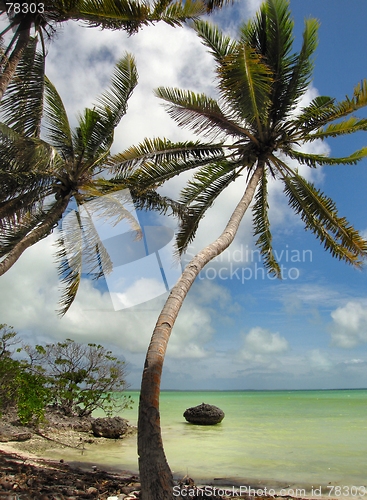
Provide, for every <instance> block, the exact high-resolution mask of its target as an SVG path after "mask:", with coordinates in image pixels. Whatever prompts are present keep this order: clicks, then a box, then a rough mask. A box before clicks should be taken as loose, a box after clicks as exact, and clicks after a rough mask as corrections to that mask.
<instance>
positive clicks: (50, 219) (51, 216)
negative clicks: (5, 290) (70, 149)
mask: <svg viewBox="0 0 367 500" xmlns="http://www.w3.org/2000/svg"><path fill="white" fill-rule="evenodd" d="M70 198H71V193H69V194H68V195H66V196H65V197H64V198H61V199H60V200H58V201H57V202H56V203H55V205H54V206H53V207H52V208H51V210H50V211H49V212H48V214H47V216H46V217H45V219H44V221H43V222H42V224H40V225H39V226H38V227H37V228H36V229H34V230H33V231H31V232H30V233H28V234H27V235H26V236H25V237H24V238H22V239H21V240H20V242H19V243H17V244H16V245H15V246H14V247H13V248H12V250H10V252H9V253H8V254H7V255H6V257H5V258H4V259H3V260H2V261H1V262H0V276H2V275H3V274H5V273H6V271H8V270H9V269H10V268H11V267H12V266H13V264H15V263H16V261H17V260H18V259H19V257H20V256H21V255H22V253H23V252H24V251H25V250H26V249H27V248H28V247H30V246H32V245H34V244H35V243H37V242H38V241H40V240H41V239H42V238H44V237H45V236H48V235H49V234H50V232H51V230H52V228H53V227H54V225H55V224H57V223H58V221H59V220H60V218H61V217H62V215H63V213H64V212H65V210H66V209H67V206H68V204H69V201H70Z"/></svg>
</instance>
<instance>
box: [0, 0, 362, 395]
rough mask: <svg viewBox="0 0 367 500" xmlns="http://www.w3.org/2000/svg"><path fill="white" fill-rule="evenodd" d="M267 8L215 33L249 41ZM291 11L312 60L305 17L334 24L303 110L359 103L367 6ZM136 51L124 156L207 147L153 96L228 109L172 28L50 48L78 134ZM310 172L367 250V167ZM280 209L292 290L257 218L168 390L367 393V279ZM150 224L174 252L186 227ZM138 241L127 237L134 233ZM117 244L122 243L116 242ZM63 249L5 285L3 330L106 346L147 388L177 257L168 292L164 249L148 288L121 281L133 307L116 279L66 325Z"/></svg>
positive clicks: (191, 300)
mask: <svg viewBox="0 0 367 500" xmlns="http://www.w3.org/2000/svg"><path fill="white" fill-rule="evenodd" d="M259 4H260V2H259V1H258V0H239V1H237V2H236V3H235V5H234V6H232V7H227V8H224V9H222V11H220V12H218V13H217V14H215V15H214V16H212V21H213V22H215V23H219V24H220V25H221V27H222V28H223V30H224V31H225V32H227V33H228V34H230V35H231V36H234V37H235V36H236V33H237V32H238V29H239V26H240V24H241V23H242V22H245V21H246V20H247V19H249V16H251V15H253V14H254V12H256V9H257V8H258V6H259ZM290 8H291V12H292V16H293V18H294V21H295V37H296V38H295V48H299V44H300V41H301V36H302V30H303V22H304V19H305V18H308V17H315V18H317V19H318V20H319V21H320V24H321V26H320V30H319V47H318V49H317V52H316V58H315V71H314V79H313V81H312V83H311V85H310V87H309V89H308V90H307V93H306V95H305V97H304V100H303V101H302V103H301V105H306V104H307V103H308V102H309V101H310V100H311V99H312V98H314V97H315V96H317V95H329V96H332V97H335V98H337V99H339V100H340V99H343V98H344V97H345V95H347V94H349V95H351V94H352V93H353V88H354V86H355V85H356V84H358V82H360V81H361V79H363V78H366V77H367V51H366V50H365V48H366V47H367V31H366V29H365V23H366V19H367V3H366V1H365V0H351V1H350V2H345V1H344V0H322V1H321V2H320V1H319V0H307V2H303V1H301V0H291V1H290ZM125 51H128V52H130V53H132V54H133V55H134V57H135V58H136V63H137V68H138V72H139V83H138V86H137V88H136V89H135V91H134V94H133V96H132V97H131V99H130V101H129V108H128V112H127V114H126V116H125V117H124V118H123V119H122V120H121V123H120V125H119V126H118V128H117V130H116V137H115V142H114V146H113V152H118V151H123V150H124V149H125V148H127V147H129V146H131V145H133V144H137V143H139V142H140V141H142V140H143V139H144V138H145V137H167V138H170V139H171V140H188V139H192V138H194V136H193V135H192V133H191V132H189V131H187V130H183V129H179V128H178V127H177V125H176V124H175V123H174V122H173V121H172V120H171V119H170V118H169V116H168V114H167V113H166V112H165V110H164V107H163V106H162V103H161V102H160V101H159V100H158V99H157V98H156V97H155V96H154V95H153V89H154V88H156V87H158V86H161V85H163V86H167V87H179V88H185V89H191V90H194V91H197V92H204V93H206V94H208V95H211V96H215V95H216V88H215V79H214V63H213V60H212V57H211V56H210V54H208V52H207V51H206V49H205V47H204V46H203V45H202V44H201V42H200V40H199V39H198V38H197V37H196V35H195V33H194V32H193V30H191V29H190V28H189V27H184V28H172V27H169V26H167V25H164V24H161V23H160V24H158V25H156V26H153V27H145V28H144V29H143V30H142V31H140V32H139V33H138V34H137V35H134V36H132V37H128V36H127V35H126V34H124V33H123V32H108V31H100V30H97V29H91V28H85V27H82V26H80V25H78V24H76V23H68V24H66V25H65V26H64V27H63V28H62V29H61V30H60V31H58V34H57V36H56V38H55V39H54V40H53V41H52V43H51V44H50V45H49V53H48V56H47V67H46V72H47V75H48V77H49V78H50V79H51V81H52V82H53V83H54V84H55V86H56V88H57V89H58V91H59V93H60V95H61V96H62V98H63V100H64V103H65V106H66V109H67V111H68V113H69V117H70V121H71V123H72V124H73V125H75V123H76V116H77V113H78V112H80V111H82V110H83V109H84V108H85V107H86V106H89V107H90V106H92V104H93V102H95V99H96V97H97V96H98V95H99V94H100V93H101V92H102V91H103V90H104V89H105V88H106V87H107V86H108V83H109V78H110V75H111V73H112V70H113V66H114V64H115V63H116V62H117V60H118V59H119V58H121V57H122V56H123V54H124V53H125ZM363 113H366V110H365V111H364V112H362V113H361V115H363ZM366 142H367V138H366V137H365V135H363V134H362V133H361V134H359V135H357V136H356V137H347V138H343V139H334V140H329V141H327V142H325V143H320V144H314V145H313V146H312V149H311V147H310V146H308V147H309V148H310V149H309V151H310V152H319V153H329V154H332V155H333V156H338V155H346V154H349V153H351V152H352V151H354V150H356V149H359V148H360V147H361V146H362V145H366ZM301 172H302V174H303V175H305V176H306V178H307V179H309V180H311V181H313V182H314V183H315V184H316V185H317V187H318V188H319V189H321V190H322V191H323V192H325V193H326V194H327V195H328V196H330V197H332V198H333V199H334V200H335V201H336V203H337V206H338V209H339V213H340V215H342V216H345V217H346V218H347V219H348V220H349V222H350V223H352V224H353V225H354V226H355V227H356V228H357V229H358V230H360V231H361V233H362V234H363V235H365V236H366V237H367V217H366V214H367V201H366V200H367V198H366V196H365V186H366V185H367V160H364V161H363V162H361V163H360V164H359V165H358V166H345V167H324V168H322V169H318V170H316V171H315V170H313V171H310V170H308V169H306V168H305V167H301ZM186 180H187V178H185V179H175V180H173V181H172V182H171V183H170V184H169V186H167V188H165V189H166V190H165V192H166V193H169V194H170V195H172V194H175V193H177V192H178V191H179V189H180V188H181V187H182V185H183V183H184V181H186ZM242 189H243V185H242V184H241V182H239V183H235V184H234V185H233V186H231V187H230V188H228V191H227V192H225V193H223V195H222V196H221V197H220V198H219V199H218V201H217V202H216V203H215V205H214V206H213V207H212V208H211V210H210V211H209V212H208V215H207V216H206V217H205V219H204V220H203V221H202V224H201V226H200V228H199V231H198V234H197V237H196V239H195V241H194V243H193V244H192V245H191V246H190V247H189V249H188V252H187V254H186V255H185V256H184V257H183V259H182V266H185V265H186V264H187V263H188V262H189V260H190V257H192V256H193V255H194V254H195V253H196V252H197V251H199V250H200V249H201V248H203V247H204V246H205V245H206V244H208V243H210V242H211V241H212V240H214V239H215V238H216V237H217V236H218V235H219V234H220V232H221V231H222V230H223V228H224V226H225V223H226V221H227V219H228V217H229V216H230V214H231V211H232V210H233V209H234V207H235V204H236V201H237V200H239V198H240V196H241V191H242ZM270 206H271V208H270V217H271V227H272V232H273V238H274V245H275V250H276V252H277V255H278V259H279V262H280V264H281V266H282V271H283V272H282V274H283V279H282V280H274V279H271V277H269V276H268V275H267V273H266V271H265V270H264V267H263V264H262V262H261V260H260V259H259V257H258V253H257V252H256V251H255V246H254V238H253V236H252V232H251V231H252V228H251V216H250V214H247V215H246V216H245V218H244V220H243V222H242V224H241V227H240V230H239V232H238V235H237V236H236V239H235V241H234V243H233V245H232V246H231V247H230V249H229V250H227V251H226V252H225V254H224V255H222V256H221V257H219V258H217V259H216V260H215V261H214V262H211V263H209V264H208V265H207V266H206V268H205V269H204V270H203V271H202V272H201V273H200V276H199V277H198V279H197V281H196V282H195V284H194V285H193V287H192V289H191V290H190V292H189V294H188V296H187V298H186V300H185V302H184V305H183V307H182V310H181V311H180V314H179V317H178V320H177V322H176V324H175V327H174V329H173V332H172V336H171V339H170V341H169V346H168V351H167V356H166V360H165V365H164V370H163V377H162V389H173V390H199V389H202V390H246V389H258V390H272V389H333V388H365V387H367V287H366V283H367V271H366V268H364V269H362V270H356V269H354V268H352V267H350V266H348V265H347V264H344V263H342V262H340V261H337V260H335V259H333V258H332V257H331V255H330V254H329V253H327V252H325V250H324V249H323V247H322V246H321V245H320V243H319V242H318V241H317V240H316V239H315V237H314V236H313V234H311V233H310V232H305V230H304V227H303V224H302V222H301V221H300V220H299V219H298V218H297V217H296V216H295V215H294V214H293V213H292V211H291V210H290V209H289V207H288V206H287V202H286V200H285V199H284V197H283V193H282V190H281V188H280V187H279V186H278V185H276V184H274V183H271V185H270ZM136 216H137V217H140V220H141V221H142V223H143V224H145V225H149V226H153V227H155V228H156V229H153V233H151V234H153V235H154V234H157V231H159V230H162V231H163V233H160V234H164V237H163V236H162V241H163V240H164V245H166V246H167V248H166V250H167V249H168V250H167V252H168V253H169V251H170V250H169V249H170V248H171V247H170V245H171V243H172V241H171V240H172V235H173V231H174V230H175V228H176V221H175V220H174V219H173V218H172V217H166V218H162V217H158V216H157V215H156V214H148V215H144V214H140V215H139V214H136ZM157 226H159V228H160V229H157ZM162 228H163V229H162ZM125 231H128V229H123V228H121V230H120V233H122V232H125ZM164 231H165V232H164ZM112 236H113V234H112V233H111V232H109V233H108V237H112ZM56 239H57V231H55V232H54V233H53V234H52V235H50V236H49V237H48V238H46V239H44V240H42V241H41V242H39V243H38V244H37V245H35V246H34V247H32V248H30V249H28V250H27V251H26V252H25V253H24V254H23V256H22V257H21V258H20V259H19V261H18V262H17V263H16V265H15V266H14V267H13V268H12V269H11V270H10V271H8V272H7V273H6V274H5V275H4V276H2V277H1V278H0V323H6V324H8V325H12V326H13V327H14V329H15V330H16V331H17V332H18V333H19V335H20V336H21V337H22V338H23V339H24V340H25V341H26V342H27V343H45V342H56V341H61V340H63V339H65V338H72V339H74V340H76V341H78V342H98V343H101V344H103V345H105V346H107V347H108V348H110V349H111V350H112V351H113V353H114V354H115V355H117V356H123V357H124V359H125V360H126V362H127V365H128V377H127V380H128V383H129V384H130V387H131V388H132V389H138V388H139V385H140V380H141V374H142V370H143V365H144V357H145V353H146V350H147V347H148V344H149V340H150V336H151V334H152V332H153V329H154V325H155V322H156V320H157V317H158V314H159V312H160V310H161V308H162V306H163V304H164V301H165V299H166V297H167V292H165V289H166V287H167V286H168V287H169V286H171V284H170V280H173V279H174V277H175V276H176V274H177V269H176V270H174V269H172V268H171V267H170V266H168V264H167V262H168V261H167V262H166V261H165V260H164V259H165V258H166V257H165V255H166V254H161V256H163V268H164V269H165V271H166V278H167V277H168V279H167V280H166V282H165V283H163V285H162V279H161V277H160V276H158V275H157V274H154V272H153V268H156V266H157V264H156V256H157V252H156V251H154V250H157V248H158V247H157V248H154V249H153V250H151V251H150V254H149V256H148V257H149V259H150V260H149V259H148V260H144V258H143V259H142V260H140V262H138V261H137V262H138V264H137V268H139V267H141V269H142V270H143V273H144V276H143V278H141V279H136V277H135V278H134V276H135V275H134V273H135V272H136V269H137V268H136V267H134V269H133V264H134V263H133V262H132V261H129V260H128V259H126V260H125V261H124V262H122V263H121V262H120V264H127V266H126V267H124V269H125V270H128V272H130V273H131V274H129V276H128V278H126V276H125V275H124V274H123V273H122V275H121V272H122V267H121V268H120V270H119V271H118V272H119V273H120V274H118V275H117V274H115V275H114V276H117V278H116V280H115V282H117V283H118V282H119V279H120V278H121V277H122V278H124V276H125V278H126V279H127V280H128V283H129V290H128V299H129V300H130V302H126V300H125V302H124V304H125V307H124V308H121V303H122V302H123V300H122V299H121V294H120V295H119V294H115V296H114V295H113V290H112V288H113V286H112V284H111V283H112V281H113V280H112V281H110V286H109V284H108V279H107V282H106V281H104V282H103V283H97V284H96V283H95V282H92V281H91V280H88V279H84V280H83V281H82V285H81V287H80V290H79V292H78V296H77V299H76V300H75V303H74V304H73V305H72V307H71V308H70V310H69V311H68V313H67V314H66V315H65V316H64V317H63V318H60V317H59V315H58V314H57V312H56V311H57V309H58V307H59V306H58V301H59V299H60V285H59V282H58V277H57V269H56V265H55V251H56V247H55V241H56ZM153 239H154V238H153ZM148 243H149V242H148ZM148 246H149V244H148ZM162 246H163V244H162ZM148 257H147V258H148ZM151 263H153V264H152V265H151ZM129 264H131V265H129ZM154 266H155V267H154ZM158 268H159V265H158ZM114 272H115V271H114ZM116 272H117V271H116ZM126 272H127V271H126ZM175 273H176V274H175ZM111 279H112V278H111ZM134 279H135V281H134ZM129 280H130V281H129ZM125 295H126V294H125ZM114 297H115V299H116V297H117V299H116V300H117V302H116V300H115V301H114ZM148 298H149V299H150V300H148ZM120 299H121V300H122V302H121V300H120ZM125 299H126V296H125ZM119 300H120V305H119V303H118V302H119Z"/></svg>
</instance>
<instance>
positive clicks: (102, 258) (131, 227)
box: [61, 189, 182, 311]
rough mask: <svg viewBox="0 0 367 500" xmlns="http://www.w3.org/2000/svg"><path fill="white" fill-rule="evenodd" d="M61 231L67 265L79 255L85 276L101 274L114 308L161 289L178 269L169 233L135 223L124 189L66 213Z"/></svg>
mask: <svg viewBox="0 0 367 500" xmlns="http://www.w3.org/2000/svg"><path fill="white" fill-rule="evenodd" d="M61 230H62V237H63V240H64V248H65V254H66V258H67V260H68V265H69V268H71V269H73V270H75V269H76V267H77V266H78V265H80V258H81V257H83V263H84V267H83V272H85V274H89V275H90V274H93V273H94V274H99V275H104V277H105V280H106V284H107V288H108V291H109V294H110V297H111V300H112V304H113V308H114V309H115V310H116V311H117V310H120V309H126V308H129V307H133V306H135V305H138V304H142V303H144V302H147V301H149V300H152V299H154V298H156V297H159V296H160V295H162V294H164V293H166V292H167V291H169V290H170V289H171V288H172V287H173V286H174V284H175V283H176V282H177V280H178V278H179V277H180V275H181V273H182V267H181V263H180V262H179V261H178V260H177V258H176V257H175V255H176V254H175V231H174V230H173V229H172V228H170V227H167V226H164V225H158V224H157V225H148V224H141V223H140V221H139V217H138V214H137V212H136V209H135V206H134V202H133V199H132V197H131V194H130V191H129V190H128V189H124V190H121V191H118V192H116V193H113V194H111V195H105V196H101V197H99V198H95V199H93V200H91V201H88V202H87V203H85V204H84V205H82V206H79V208H78V210H72V211H70V212H69V213H68V214H67V215H66V216H65V217H64V219H63V221H62V228H61Z"/></svg>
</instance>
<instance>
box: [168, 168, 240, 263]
mask: <svg viewBox="0 0 367 500" xmlns="http://www.w3.org/2000/svg"><path fill="white" fill-rule="evenodd" d="M236 166H237V165H236V164H232V163H230V162H226V161H225V162H217V163H213V164H211V165H207V166H206V167H203V168H201V169H200V170H199V171H198V172H197V173H196V174H195V175H194V177H193V179H192V180H191V181H189V182H188V184H187V186H186V187H185V188H184V189H183V190H182V191H181V195H180V198H179V202H180V203H182V204H183V205H184V206H186V207H187V209H188V211H187V213H186V214H184V215H183V218H182V220H181V223H180V227H179V231H178V233H177V249H178V252H179V254H182V253H183V252H184V251H185V250H186V249H187V246H188V245H189V244H190V243H191V242H192V241H193V239H194V238H195V235H196V231H197V229H198V226H199V223H200V221H201V219H202V218H203V217H204V215H205V213H206V211H207V210H208V209H209V208H210V207H211V206H212V205H213V203H214V202H215V200H216V199H217V198H218V196H219V195H220V194H221V193H222V192H223V190H224V189H225V188H226V187H228V186H229V185H230V184H231V183H232V182H233V181H234V180H236V178H237V177H238V176H239V175H240V174H239V173H238V172H237V171H236V169H235V167H236Z"/></svg>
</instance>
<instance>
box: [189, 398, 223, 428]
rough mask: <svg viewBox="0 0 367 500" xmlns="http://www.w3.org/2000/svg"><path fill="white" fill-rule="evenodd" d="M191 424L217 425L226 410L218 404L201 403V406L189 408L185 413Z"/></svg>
mask: <svg viewBox="0 0 367 500" xmlns="http://www.w3.org/2000/svg"><path fill="white" fill-rule="evenodd" d="M183 416H184V417H185V419H186V420H187V421H188V422H190V424H197V425H215V424H219V422H221V421H222V420H223V418H224V412H223V411H222V410H221V409H220V408H218V407H217V406H213V405H208V404H206V403H201V405H199V406H193V407H192V408H188V409H187V410H186V411H185V413H184V414H183Z"/></svg>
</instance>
